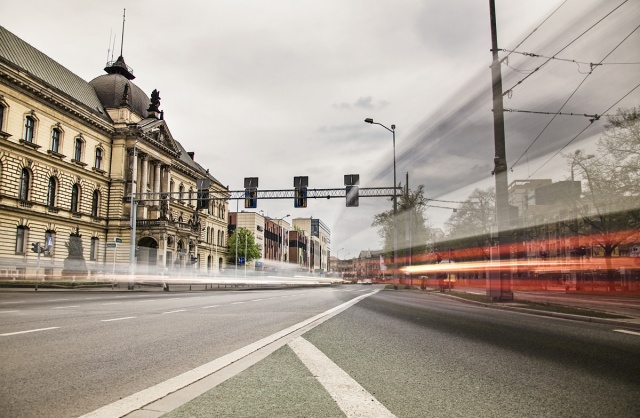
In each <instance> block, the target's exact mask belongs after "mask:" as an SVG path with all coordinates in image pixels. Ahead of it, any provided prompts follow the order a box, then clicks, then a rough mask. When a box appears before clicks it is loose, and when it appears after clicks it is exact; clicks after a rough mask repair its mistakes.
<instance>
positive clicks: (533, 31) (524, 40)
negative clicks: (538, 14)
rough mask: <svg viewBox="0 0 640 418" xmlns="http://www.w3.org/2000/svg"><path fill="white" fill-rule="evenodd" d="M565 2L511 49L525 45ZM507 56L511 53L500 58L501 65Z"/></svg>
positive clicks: (565, 0)
mask: <svg viewBox="0 0 640 418" xmlns="http://www.w3.org/2000/svg"><path fill="white" fill-rule="evenodd" d="M567 1H568V0H564V1H563V2H562V4H560V6H558V7H557V8H556V9H555V10H554V11H553V12H551V14H550V15H549V16H547V18H546V19H544V20H543V21H542V22H541V23H540V24H539V25H538V26H536V27H535V28H534V29H533V30H532V31H531V32H530V33H529V34H528V35H527V36H525V38H524V39H523V40H522V41H520V43H519V44H518V45H516V46H515V48H513V49H518V47H520V45H522V44H523V43H525V42H526V41H527V39H529V38H530V37H531V35H533V34H534V33H535V32H536V31H537V30H538V29H540V27H541V26H542V25H544V24H545V23H546V22H547V20H549V19H551V16H553V15H554V14H555V13H556V12H557V11H558V10H560V8H561V7H562V6H564V4H565V3H566V2H567ZM509 55H511V53H509V54H507V56H506V57H504V58H502V59H501V60H500V63H502V62H503V61H505V60H507V59H508V58H509Z"/></svg>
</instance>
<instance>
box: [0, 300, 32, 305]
mask: <svg viewBox="0 0 640 418" xmlns="http://www.w3.org/2000/svg"><path fill="white" fill-rule="evenodd" d="M25 302H26V300H16V301H11V302H0V305H9V304H11V303H25Z"/></svg>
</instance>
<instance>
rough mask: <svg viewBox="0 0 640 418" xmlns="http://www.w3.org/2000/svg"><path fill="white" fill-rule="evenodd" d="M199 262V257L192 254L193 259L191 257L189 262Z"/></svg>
mask: <svg viewBox="0 0 640 418" xmlns="http://www.w3.org/2000/svg"><path fill="white" fill-rule="evenodd" d="M197 262H198V257H196V256H195V255H192V256H191V259H189V264H195V263H197Z"/></svg>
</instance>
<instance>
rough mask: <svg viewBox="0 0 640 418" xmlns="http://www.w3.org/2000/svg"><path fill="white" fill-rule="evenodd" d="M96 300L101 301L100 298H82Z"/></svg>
mask: <svg viewBox="0 0 640 418" xmlns="http://www.w3.org/2000/svg"><path fill="white" fill-rule="evenodd" d="M96 299H102V298H84V300H96Z"/></svg>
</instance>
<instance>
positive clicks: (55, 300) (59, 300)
mask: <svg viewBox="0 0 640 418" xmlns="http://www.w3.org/2000/svg"><path fill="white" fill-rule="evenodd" d="M65 300H69V299H49V300H48V301H49V302H62V301H65Z"/></svg>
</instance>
